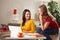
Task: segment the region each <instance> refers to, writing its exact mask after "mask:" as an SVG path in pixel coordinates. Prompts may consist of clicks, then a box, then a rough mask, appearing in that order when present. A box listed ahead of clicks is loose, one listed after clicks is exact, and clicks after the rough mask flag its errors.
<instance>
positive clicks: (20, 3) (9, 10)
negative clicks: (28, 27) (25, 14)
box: [0, 0, 50, 27]
mask: <svg viewBox="0 0 60 40" xmlns="http://www.w3.org/2000/svg"><path fill="white" fill-rule="evenodd" d="M39 1H42V0H30V1H29V0H0V24H8V23H10V22H11V20H12V16H13V15H12V14H13V9H14V8H16V9H17V10H18V12H17V13H18V14H19V20H21V18H22V11H23V10H24V9H26V8H27V9H30V11H31V18H32V19H34V14H35V12H36V9H37V8H36V7H37V4H38V2H39ZM45 1H46V2H49V1H50V0H45ZM38 5H40V3H39V4H38ZM18 22H19V21H18ZM0 27H1V25H0Z"/></svg>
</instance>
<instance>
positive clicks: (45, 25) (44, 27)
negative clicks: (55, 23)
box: [40, 15, 50, 31]
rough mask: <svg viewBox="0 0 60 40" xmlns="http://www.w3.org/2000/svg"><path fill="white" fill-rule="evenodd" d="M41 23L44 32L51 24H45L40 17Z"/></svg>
mask: <svg viewBox="0 0 60 40" xmlns="http://www.w3.org/2000/svg"><path fill="white" fill-rule="evenodd" d="M40 23H41V29H42V30H43V31H44V30H45V29H46V28H47V27H48V25H49V24H50V22H46V23H44V24H43V18H42V16H41V15H40Z"/></svg>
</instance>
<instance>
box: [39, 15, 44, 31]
mask: <svg viewBox="0 0 60 40" xmlns="http://www.w3.org/2000/svg"><path fill="white" fill-rule="evenodd" d="M39 18H40V23H41V29H42V30H43V29H44V27H43V18H42V16H41V15H40V16H39Z"/></svg>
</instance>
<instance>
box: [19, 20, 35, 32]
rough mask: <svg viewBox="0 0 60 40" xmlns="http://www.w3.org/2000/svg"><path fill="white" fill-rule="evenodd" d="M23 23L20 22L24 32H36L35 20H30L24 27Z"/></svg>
mask: <svg viewBox="0 0 60 40" xmlns="http://www.w3.org/2000/svg"><path fill="white" fill-rule="evenodd" d="M22 22H23V21H21V22H20V27H21V28H22V31H23V32H24V31H29V32H30V33H34V32H35V25H34V21H33V20H29V21H28V22H27V24H26V25H24V26H22Z"/></svg>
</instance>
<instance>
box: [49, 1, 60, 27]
mask: <svg viewBox="0 0 60 40" xmlns="http://www.w3.org/2000/svg"><path fill="white" fill-rule="evenodd" d="M48 6H49V8H48V10H49V11H50V13H51V14H52V15H53V16H54V17H55V18H56V21H57V23H58V24H59V26H60V7H59V6H58V3H57V2H55V1H51V2H49V3H48Z"/></svg>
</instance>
